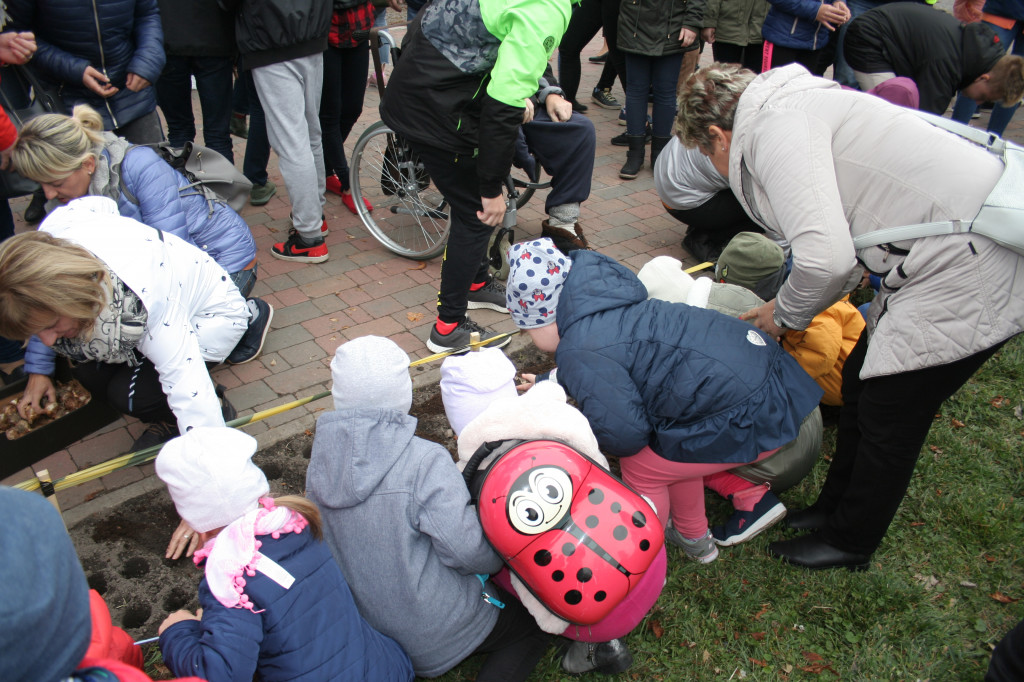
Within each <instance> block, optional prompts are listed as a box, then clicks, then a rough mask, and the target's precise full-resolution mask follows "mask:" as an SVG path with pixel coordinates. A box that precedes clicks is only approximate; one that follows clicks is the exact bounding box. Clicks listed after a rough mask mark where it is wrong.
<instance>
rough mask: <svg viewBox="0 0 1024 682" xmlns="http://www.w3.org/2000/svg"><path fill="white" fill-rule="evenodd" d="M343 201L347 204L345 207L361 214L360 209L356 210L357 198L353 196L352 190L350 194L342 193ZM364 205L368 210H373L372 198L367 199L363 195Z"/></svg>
mask: <svg viewBox="0 0 1024 682" xmlns="http://www.w3.org/2000/svg"><path fill="white" fill-rule="evenodd" d="M341 203H343V204H345V208H347V209H348V210H350V211H352V212H353V213H355V214H357V215H358V214H359V211H357V210H356V201H355V199H353V198H352V193H351V192H349V193H348V194H342V195H341ZM363 205H364V206H366V210H367V211H372V210H373V204H371V203H370V200H369V199H367V198H366V197H363Z"/></svg>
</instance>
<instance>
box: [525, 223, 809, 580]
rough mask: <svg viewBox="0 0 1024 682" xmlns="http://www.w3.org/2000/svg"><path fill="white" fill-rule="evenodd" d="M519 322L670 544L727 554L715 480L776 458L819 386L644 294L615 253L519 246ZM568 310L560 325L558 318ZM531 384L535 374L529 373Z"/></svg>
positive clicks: (697, 555) (776, 358)
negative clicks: (713, 509)
mask: <svg viewBox="0 0 1024 682" xmlns="http://www.w3.org/2000/svg"><path fill="white" fill-rule="evenodd" d="M509 259H510V261H511V269H510V272H509V285H508V288H507V292H508V294H507V296H508V308H509V311H510V312H511V314H512V319H513V321H514V322H515V323H516V326H518V327H519V328H521V329H525V330H526V331H527V332H528V333H529V334H530V337H531V338H532V340H533V342H534V344H535V345H536V346H537V347H538V348H539V349H540V350H542V351H546V352H554V353H555V360H556V362H557V363H558V371H557V373H556V379H557V381H558V383H559V384H561V385H562V386H564V387H565V389H566V392H567V393H568V394H569V395H570V396H572V397H573V398H575V400H576V402H577V403H578V404H579V408H580V411H581V412H583V414H584V415H585V416H586V417H587V420H588V421H589V422H590V426H591V428H592V429H593V430H594V435H595V436H597V442H598V444H599V445H600V446H601V451H602V452H605V453H607V454H609V455H614V456H617V457H620V458H621V459H620V464H621V467H622V478H623V480H625V482H626V483H627V484H629V486H630V487H632V488H633V489H634V490H637V491H638V492H640V493H642V494H644V495H646V496H647V497H648V498H649V499H651V500H652V501H653V502H654V505H655V507H656V508H657V510H658V516H659V518H661V520H662V522H663V523H664V524H666V525H668V522H669V521H671V524H672V525H671V527H669V528H666V531H665V538H666V540H668V541H669V542H670V543H672V544H674V545H676V546H678V547H680V548H682V549H683V550H684V551H685V552H686V555H687V556H689V557H690V558H693V559H696V560H698V561H700V562H702V563H708V562H710V561H713V560H714V559H715V558H717V556H718V548H717V546H716V545H715V540H714V538H713V537H712V535H711V532H710V529H709V528H708V520H707V516H706V515H705V512H704V477H705V476H709V475H711V474H714V473H717V472H720V471H727V470H730V469H735V468H737V467H740V466H742V465H744V464H749V463H751V462H755V461H759V460H763V459H767V458H768V457H770V456H771V455H772V454H774V453H775V452H776V451H777V450H778V449H779V448H781V447H782V446H784V445H786V444H787V443H789V442H790V441H792V440H793V439H794V438H796V437H797V436H798V434H799V432H800V428H801V424H802V423H803V421H804V419H805V417H807V415H809V414H810V413H811V412H813V411H814V410H815V408H816V407H817V405H818V401H819V399H820V398H821V394H822V391H821V389H820V388H819V387H818V386H817V385H816V384H815V383H814V381H813V380H812V379H811V378H810V377H809V376H807V373H806V372H804V371H803V370H802V369H800V367H799V365H797V364H796V362H795V361H794V360H793V359H792V358H791V357H789V356H788V355H787V354H786V353H785V352H784V351H783V350H782V349H781V348H780V347H779V345H778V344H777V343H775V341H774V339H772V338H770V337H768V336H767V335H766V334H764V333H763V332H761V331H759V330H757V329H755V328H754V327H752V326H751V325H749V324H747V323H745V322H741V321H739V320H737V319H733V318H729V317H727V316H725V315H722V314H720V313H717V312H715V311H712V310H702V309H700V308H695V307H692V306H688V305H685V304H682V303H668V302H665V301H658V300H647V289H646V287H644V285H643V283H641V282H640V280H639V279H637V276H636V275H635V274H633V273H632V272H631V271H630V270H628V269H627V268H625V267H623V266H622V265H620V264H619V263H617V262H616V261H614V260H613V259H611V258H609V257H608V256H605V255H602V254H600V253H596V252H593V251H576V252H573V257H572V259H571V260H570V259H569V258H567V257H566V256H565V255H564V254H562V253H561V252H559V251H558V250H557V249H555V248H554V245H553V244H552V243H551V242H550V240H544V239H540V240H537V241H533V242H530V243H523V244H516V245H514V246H513V247H512V249H511V250H510V251H509ZM556 313H557V319H556ZM524 379H528V377H527V376H525V375H524Z"/></svg>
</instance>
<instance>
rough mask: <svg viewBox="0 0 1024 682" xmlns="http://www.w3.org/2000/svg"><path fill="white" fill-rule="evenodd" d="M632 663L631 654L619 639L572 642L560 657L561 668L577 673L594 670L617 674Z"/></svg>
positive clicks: (606, 673) (625, 669)
mask: <svg viewBox="0 0 1024 682" xmlns="http://www.w3.org/2000/svg"><path fill="white" fill-rule="evenodd" d="M631 665H633V654H631V653H630V652H629V647H627V646H626V643H625V642H623V641H622V640H621V639H613V640H611V641H610V642H573V643H572V644H570V645H569V649H568V650H567V651H566V652H565V655H564V656H563V657H562V670H564V671H565V672H567V673H572V674H574V675H579V674H581V673H586V672H590V671H592V670H596V671H597V672H599V673H604V674H605V675H617V674H618V673H621V672H625V671H627V670H629V666H631Z"/></svg>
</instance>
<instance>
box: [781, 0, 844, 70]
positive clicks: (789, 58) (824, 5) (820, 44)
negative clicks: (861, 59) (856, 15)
mask: <svg viewBox="0 0 1024 682" xmlns="http://www.w3.org/2000/svg"><path fill="white" fill-rule="evenodd" d="M768 2H769V3H770V4H771V8H770V9H769V10H768V16H766V17H765V20H764V24H762V25H761V37H763V38H764V60H763V62H762V70H764V71H767V70H768V69H774V68H775V67H777V66H785V65H786V64H792V63H794V62H795V63H797V64H803V65H804V67H805V68H806V69H807V70H808V71H810V72H811V73H813V74H814V75H815V76H821V75H824V73H825V70H826V69H828V67H829V66H831V65H832V61H833V59H834V57H835V41H834V40H832V35H831V34H832V32H833V31H835V30H836V29H838V28H839V27H840V26H842V25H843V24H845V23H846V22H847V21H849V20H850V9H849V8H848V7H847V6H846V3H845V2H843V0H833V1H831V2H829V1H828V0H768Z"/></svg>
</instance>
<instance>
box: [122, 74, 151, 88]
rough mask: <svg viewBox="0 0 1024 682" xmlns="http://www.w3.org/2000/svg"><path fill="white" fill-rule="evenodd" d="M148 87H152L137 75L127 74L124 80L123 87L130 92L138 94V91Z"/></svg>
mask: <svg viewBox="0 0 1024 682" xmlns="http://www.w3.org/2000/svg"><path fill="white" fill-rule="evenodd" d="M150 85H152V83H150V82H149V81H148V80H146V79H145V78H143V77H142V76H140V75H139V74H137V73H130V74H128V78H127V80H125V83H124V86H125V87H126V88H128V89H129V90H131V91H132V92H139V91H140V90H145V89H146V88H148V87H149V86H150Z"/></svg>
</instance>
